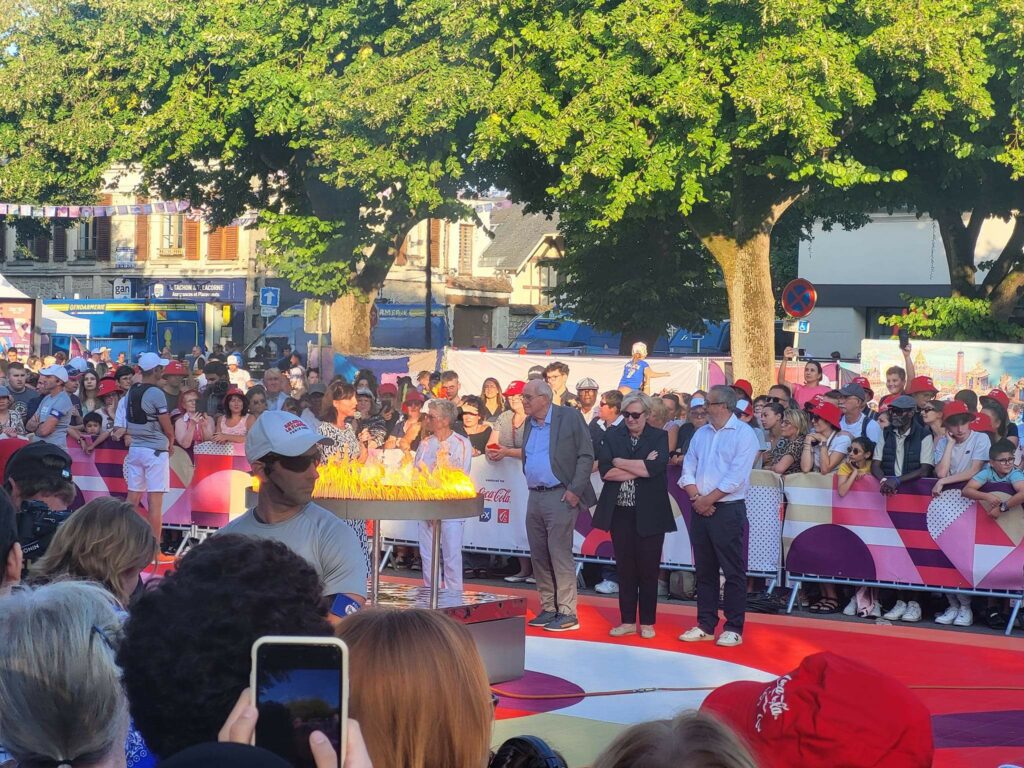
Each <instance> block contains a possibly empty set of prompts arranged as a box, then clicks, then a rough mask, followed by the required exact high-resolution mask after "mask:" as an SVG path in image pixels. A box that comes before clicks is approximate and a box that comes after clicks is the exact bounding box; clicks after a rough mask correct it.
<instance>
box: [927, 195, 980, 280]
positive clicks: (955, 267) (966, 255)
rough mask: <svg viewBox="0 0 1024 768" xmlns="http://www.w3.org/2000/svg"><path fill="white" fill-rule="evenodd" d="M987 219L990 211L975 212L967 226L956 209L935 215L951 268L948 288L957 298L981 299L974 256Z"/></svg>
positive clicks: (948, 264) (942, 210) (961, 214)
mask: <svg viewBox="0 0 1024 768" xmlns="http://www.w3.org/2000/svg"><path fill="white" fill-rule="evenodd" d="M986 215H987V209H982V208H981V207H979V208H976V209H975V210H974V211H973V212H972V213H971V218H970V220H969V221H968V223H967V224H964V219H963V213H962V212H961V211H959V210H957V209H953V208H943V209H939V210H936V211H933V212H932V216H933V218H934V219H935V221H936V222H937V223H938V225H939V234H940V235H941V236H942V248H943V250H944V251H945V254H946V265H947V266H948V267H949V286H950V290H951V292H952V294H953V295H954V296H965V297H967V298H974V297H975V296H977V295H978V286H977V285H976V284H975V283H976V275H977V267H975V265H974V253H975V250H976V248H977V244H978V234H979V233H980V232H981V225H982V222H984V220H985V216H986Z"/></svg>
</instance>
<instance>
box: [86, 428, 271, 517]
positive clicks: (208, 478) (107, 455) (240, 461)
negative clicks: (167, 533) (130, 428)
mask: <svg viewBox="0 0 1024 768" xmlns="http://www.w3.org/2000/svg"><path fill="white" fill-rule="evenodd" d="M108 446H109V447H108ZM67 451H68V454H69V455H70V456H71V462H72V463H71V472H72V475H73V477H74V481H75V485H77V486H78V489H79V491H80V492H81V494H82V501H89V500H91V499H94V498H97V497H100V496H118V497H121V498H124V496H126V495H127V493H128V486H127V483H126V482H125V477H124V462H125V459H126V458H127V456H128V450H127V449H126V448H125V447H124V446H123V445H121V444H120V443H117V444H114V445H110V444H109V443H106V444H104V446H102V447H100V448H98V449H96V450H95V451H93V452H92V453H85V452H84V451H83V450H82V449H81V448H80V447H79V446H78V443H76V442H74V441H73V440H68V444H67ZM251 481H252V478H251V477H250V476H249V463H248V462H247V461H246V460H245V453H244V450H243V447H242V446H241V445H231V446H220V447H219V449H218V450H217V452H216V453H203V452H200V451H197V452H196V455H195V464H194V465H193V462H192V459H190V458H189V456H188V454H187V453H186V452H185V451H183V450H180V449H179V450H176V451H175V452H174V454H173V455H172V456H171V488H170V491H169V492H168V493H167V494H166V496H165V497H164V523H166V524H169V525H191V524H193V523H195V524H196V525H202V526H209V527H212V528H220V527H222V526H225V525H227V524H228V522H229V521H230V520H233V519H234V518H236V517H238V516H239V515H241V514H243V513H244V512H245V490H246V488H248V487H249V485H250V484H251ZM143 502H145V497H143Z"/></svg>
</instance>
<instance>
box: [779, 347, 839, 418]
mask: <svg viewBox="0 0 1024 768" xmlns="http://www.w3.org/2000/svg"><path fill="white" fill-rule="evenodd" d="M795 359H796V350H795V349H793V348H792V347H786V351H785V352H784V353H783V357H782V364H781V365H780V366H779V377H778V383H779V384H785V383H786V365H787V364H788V363H789V361H790V360H795ZM824 378H825V374H824V372H823V371H822V370H821V363H819V362H818V361H817V360H808V361H807V362H806V363H804V383H803V384H793V385H792V386H793V399H794V400H796V402H797V405H799V406H800V407H801V408H803V407H804V406H805V405H806V404H807V401H808V400H811V399H812V398H813V397H814V396H815V395H824V394H825V393H826V392H831V391H832V388H831V387H826V386H825V385H824V384H822V383H821V381H822V379H824Z"/></svg>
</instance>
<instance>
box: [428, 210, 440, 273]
mask: <svg viewBox="0 0 1024 768" xmlns="http://www.w3.org/2000/svg"><path fill="white" fill-rule="evenodd" d="M430 266H432V267H440V266H441V220H440V219H430Z"/></svg>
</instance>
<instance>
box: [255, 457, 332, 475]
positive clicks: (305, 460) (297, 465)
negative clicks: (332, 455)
mask: <svg viewBox="0 0 1024 768" xmlns="http://www.w3.org/2000/svg"><path fill="white" fill-rule="evenodd" d="M263 463H264V464H270V463H274V464H280V465H281V466H282V467H284V468H285V469H287V470H288V471H289V472H305V471H307V470H308V469H309V468H310V466H317V467H319V466H320V465H321V464H323V463H324V462H323V459H321V458H320V454H319V453H316V454H314V455H309V454H303V455H301V456H278V455H277V454H276V453H272V454H270V455H269V456H264V457H263Z"/></svg>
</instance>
